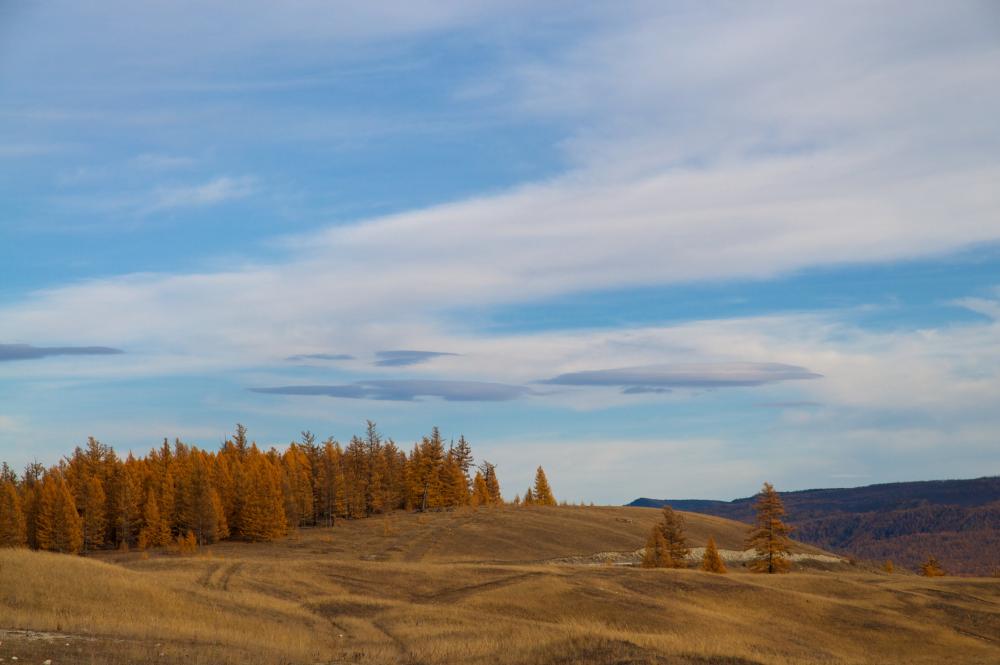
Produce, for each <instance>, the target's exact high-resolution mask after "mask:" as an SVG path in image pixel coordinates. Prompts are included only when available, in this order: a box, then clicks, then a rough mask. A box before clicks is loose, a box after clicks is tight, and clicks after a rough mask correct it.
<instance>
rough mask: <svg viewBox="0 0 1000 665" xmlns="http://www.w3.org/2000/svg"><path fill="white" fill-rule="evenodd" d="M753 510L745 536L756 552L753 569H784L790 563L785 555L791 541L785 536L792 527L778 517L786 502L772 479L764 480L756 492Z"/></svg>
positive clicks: (781, 570) (787, 554)
mask: <svg viewBox="0 0 1000 665" xmlns="http://www.w3.org/2000/svg"><path fill="white" fill-rule="evenodd" d="M754 510H755V511H756V519H755V521H754V525H753V527H751V529H750V534H749V536H748V538H747V544H748V545H749V546H750V547H751V548H752V549H754V550H755V551H756V553H757V559H756V561H754V562H753V565H752V568H753V570H756V571H758V572H764V573H780V572H784V571H787V570H788V569H789V567H790V566H791V562H790V561H789V558H788V557H789V554H790V552H791V541H790V540H789V538H788V534H789V533H790V532H791V527H789V526H788V525H787V524H785V523H784V522H783V521H782V519H781V518H783V517H784V516H785V506H784V504H783V503H782V502H781V497H780V496H778V493H777V492H776V491H775V489H774V486H772V485H771V483H764V486H763V487H762V488H761V490H760V493H759V494H758V495H757V502H756V503H755V504H754Z"/></svg>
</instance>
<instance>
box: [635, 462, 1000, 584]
mask: <svg viewBox="0 0 1000 665" xmlns="http://www.w3.org/2000/svg"><path fill="white" fill-rule="evenodd" d="M780 494H781V498H782V500H783V501H784V503H785V507H786V508H787V510H788V521H789V522H790V523H791V524H793V525H794V526H795V528H796V531H795V536H796V538H798V539H799V540H802V541H804V542H807V543H811V544H813V545H816V546H818V547H822V548H824V549H829V550H832V551H835V552H840V553H844V554H852V555H854V556H856V557H859V558H862V559H871V560H883V559H893V560H894V561H895V562H896V563H897V564H898V565H903V566H906V567H909V568H911V569H916V567H917V566H918V565H919V564H920V563H921V562H922V561H924V560H925V559H926V557H927V556H928V554H934V555H935V556H937V557H938V558H939V559H940V560H942V561H943V562H944V564H945V566H946V567H947V568H948V569H949V570H950V571H952V572H955V573H964V574H970V575H988V574H992V573H993V572H994V571H997V570H1000V476H993V477H985V478H976V479H972V480H936V481H925V482H908V483H886V484H881V485H869V486H867V487H854V488H846V489H816V490H805V491H801V492H781V493H780ZM753 501H754V499H753V497H748V498H744V499H736V500H734V501H704V500H673V499H645V498H643V499H637V500H635V501H633V502H632V504H630V505H633V506H661V505H663V504H665V503H669V504H670V505H671V506H673V507H674V508H676V509H677V510H689V511H695V512H698V513H704V514H710V515H717V516H720V517H727V518H729V519H734V520H741V521H745V522H748V521H750V520H751V519H752V516H753Z"/></svg>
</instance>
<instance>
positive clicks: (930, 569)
mask: <svg viewBox="0 0 1000 665" xmlns="http://www.w3.org/2000/svg"><path fill="white" fill-rule="evenodd" d="M920 574H921V575H923V576H924V577H944V575H945V572H944V568H942V567H941V564H940V563H939V562H938V560H937V558H936V557H934V556H929V557H927V561H924V562H923V563H922V564H920Z"/></svg>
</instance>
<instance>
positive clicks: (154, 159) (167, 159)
mask: <svg viewBox="0 0 1000 665" xmlns="http://www.w3.org/2000/svg"><path fill="white" fill-rule="evenodd" d="M129 163H130V164H131V166H133V167H135V168H139V169H143V170H147V171H168V170H173V169H181V168H186V167H188V166H191V165H193V164H194V163H195V160H194V159H192V158H191V157H181V156H178V155H165V154H159V153H154V152H144V153H142V154H141V155H136V156H135V157H133V158H132V159H131V160H130V162H129Z"/></svg>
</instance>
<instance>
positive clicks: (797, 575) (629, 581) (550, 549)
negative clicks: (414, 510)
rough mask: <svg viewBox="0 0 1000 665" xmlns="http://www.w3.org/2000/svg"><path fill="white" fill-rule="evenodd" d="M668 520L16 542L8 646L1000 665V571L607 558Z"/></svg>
mask: <svg viewBox="0 0 1000 665" xmlns="http://www.w3.org/2000/svg"><path fill="white" fill-rule="evenodd" d="M658 517H659V511H658V510H656V509H652V508H618V507H552V508H541V507H532V508H513V507H503V508H491V509H480V510H472V509H462V510H458V511H453V512H440V513H428V514H402V513H398V514H394V515H391V516H388V517H384V518H380V517H375V518H372V519H367V520H357V521H341V522H338V524H337V526H335V527H333V528H322V529H304V530H300V531H297V532H295V533H294V534H292V535H291V536H290V537H288V538H287V539H284V540H281V541H279V542H275V543H268V544H247V543H236V542H226V543H220V544H217V545H213V546H210V547H206V548H203V549H202V550H201V551H200V552H199V553H198V554H197V555H195V556H188V557H182V556H179V555H177V554H172V553H170V552H167V551H152V552H146V553H143V552H129V553H121V552H102V553H98V554H95V555H92V556H88V557H71V556H63V555H56V554H47V553H40V552H30V551H25V550H6V551H2V552H0V642H2V643H0V661H2V662H5V663H13V662H17V663H18V664H19V665H23V664H25V663H43V662H45V661H51V663H52V665H59V664H60V663H109V664H125V663H150V662H156V663H162V664H164V665H174V664H177V665H180V664H182V663H183V664H186V665H195V664H209V663H212V664H215V663H289V664H291V663H316V664H319V663H326V664H332V663H408V664H411V665H416V664H426V665H436V664H444V663H470V664H476V663H483V664H485V663H524V664H528V665H532V664H537V665H542V664H552V665H563V664H565V665H569V664H571V663H602V664H603V663H615V664H619V665H625V664H629V665H639V664H641V663H649V664H663V665H666V664H677V665H712V664H714V665H753V664H760V665H792V664H799V663H817V664H820V663H822V664H835V663H838V664H839V663H845V664H848V663H850V664H857V665H862V664H870V665H874V664H882V663H928V664H931V663H933V664H938V663H980V664H983V665H996V664H997V663H1000V579H993V578H951V577H945V578H937V579H927V578H923V577H918V576H915V575H912V574H894V575H889V574H885V573H878V572H875V571H873V570H864V569H862V568H859V567H856V566H851V565H848V564H846V563H824V562H812V563H810V562H806V563H804V564H799V565H798V566H797V567H796V570H795V571H794V572H792V573H789V574H785V575H762V574H755V573H750V572H746V571H745V570H744V569H743V568H742V567H741V566H739V565H738V564H732V565H731V568H730V571H731V572H730V574H728V575H712V574H709V573H704V572H700V571H698V570H695V569H690V570H666V569H653V570H648V569H641V568H635V567H628V566H621V565H610V563H611V562H613V561H614V560H615V558H614V557H613V556H612V557H608V556H603V555H602V553H622V554H628V553H630V552H634V551H635V550H636V549H637V548H639V547H641V546H642V545H643V543H644V540H645V537H646V535H647V533H648V531H649V529H650V527H651V526H652V525H653V524H654V523H655V522H656V520H657V519H658ZM685 518H686V520H687V533H688V537H689V540H690V541H691V545H693V546H700V545H704V543H705V540H706V539H707V538H708V536H709V535H711V536H714V537H715V539H716V542H717V543H718V546H719V547H720V548H723V549H730V550H741V549H742V548H743V542H744V536H745V530H746V526H745V525H743V524H740V523H737V522H733V521H730V520H726V519H723V518H717V517H710V516H704V515H697V514H693V513H686V514H685ZM796 551H797V552H798V553H800V554H813V555H823V552H821V551H820V550H817V549H816V548H811V547H808V546H805V545H796ZM602 561H603V562H604V564H603V565H602V564H601V563H600V562H602ZM14 658H17V660H16V661H14Z"/></svg>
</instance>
